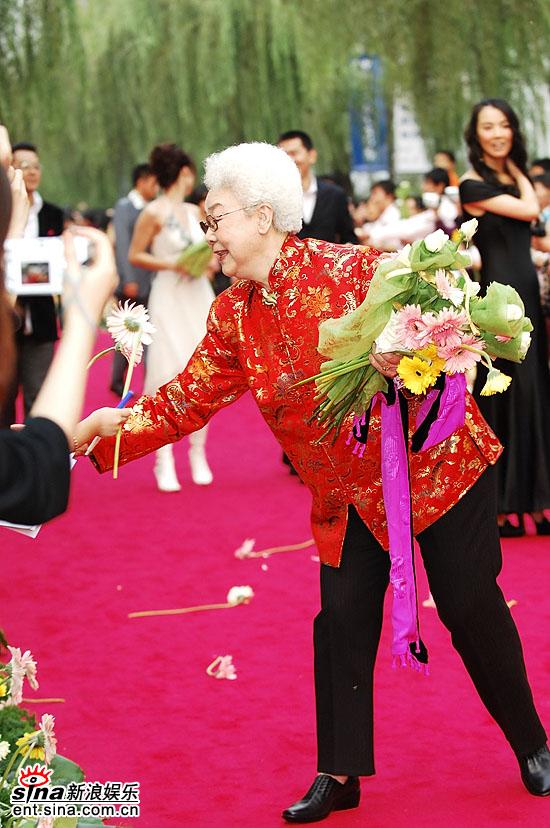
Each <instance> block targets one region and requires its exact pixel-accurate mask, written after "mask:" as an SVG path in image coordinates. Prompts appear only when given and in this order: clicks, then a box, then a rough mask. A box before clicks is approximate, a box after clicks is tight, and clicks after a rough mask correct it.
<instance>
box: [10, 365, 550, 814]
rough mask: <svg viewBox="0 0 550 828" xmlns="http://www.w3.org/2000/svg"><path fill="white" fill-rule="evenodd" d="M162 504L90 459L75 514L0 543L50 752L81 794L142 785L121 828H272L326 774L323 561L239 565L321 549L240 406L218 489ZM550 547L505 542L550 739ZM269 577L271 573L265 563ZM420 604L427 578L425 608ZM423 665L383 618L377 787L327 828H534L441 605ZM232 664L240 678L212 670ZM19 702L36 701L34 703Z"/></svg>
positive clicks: (97, 388) (138, 475) (510, 582)
mask: <svg viewBox="0 0 550 828" xmlns="http://www.w3.org/2000/svg"><path fill="white" fill-rule="evenodd" d="M107 372H108V364H107V362H105V364H103V365H102V364H101V362H100V363H99V364H98V365H97V366H96V367H95V369H94V372H93V374H92V378H91V386H90V391H89V398H88V402H87V406H86V411H87V412H88V411H89V410H91V409H92V408H93V407H96V406H99V405H104V404H108V403H111V401H112V397H111V395H110V393H109V392H108V391H106V390H105V389H106V386H107ZM186 451H187V449H186V446H185V444H184V443H182V444H180V445H179V446H177V462H178V466H179V470H180V478H181V481H182V484H183V489H182V492H181V493H179V494H170V495H167V494H160V493H158V492H157V491H156V488H155V485H154V480H153V476H152V464H153V460H152V458H151V457H148V458H145V459H143V460H141V461H138V462H137V463H135V464H133V465H131V466H128V467H124V468H122V469H121V472H120V476H119V480H118V481H113V480H112V479H111V478H110V476H107V475H104V476H102V477H100V476H98V475H97V474H96V472H95V471H94V470H93V469H92V467H91V465H90V464H89V463H88V461H86V460H79V462H78V464H77V466H76V468H75V470H74V472H73V477H74V483H73V490H72V496H71V504H70V508H69V512H68V513H67V514H66V515H65V516H62V517H61V518H59V519H57V520H56V521H54V522H53V523H51V524H49V525H48V526H46V527H45V528H43V530H42V532H41V533H40V535H39V537H38V539H37V540H35V541H31V540H28V539H26V538H22V537H19V536H16V535H15V534H14V533H11V532H7V531H6V530H0V531H1V535H0V539H1V543H2V549H3V567H2V574H3V589H2V599H3V600H2V612H1V616H0V627H1V628H3V629H4V631H5V632H6V634H7V637H8V640H9V642H10V643H11V644H13V645H15V646H19V647H22V648H30V649H31V650H32V652H33V654H34V656H35V658H36V659H37V661H38V678H39V680H40V690H39V691H38V692H37V694H36V695H40V696H47V697H50V696H61V697H63V698H65V700H66V702H65V704H56V705H33V709H34V710H35V712H36V713H37V714H38V715H41V714H42V712H46V711H48V712H51V713H53V714H54V715H55V717H56V730H57V736H58V739H59V745H58V747H59V750H60V752H61V753H64V754H65V755H67V756H70V757H71V758H73V759H75V760H76V761H78V762H79V763H80V764H81V765H82V766H83V767H84V769H85V771H86V774H87V778H88V779H89V780H99V781H105V780H115V781H118V780H121V781H134V780H138V781H139V782H140V783H141V788H142V816H141V818H140V819H138V820H126V821H125V823H124V825H126V826H134V825H136V826H137V825H139V826H143V828H172V827H173V828H176V826H178V828H179V826H189V827H190V828H207V826H216V828H218V826H235V825H238V826H241V827H242V828H264V826H266V828H267V827H268V826H278V825H281V824H282V823H281V820H280V816H279V814H280V811H281V809H282V808H283V807H286V806H287V805H289V804H290V803H292V802H293V801H294V800H295V799H298V798H299V797H300V796H301V795H302V793H303V792H304V791H305V789H306V788H307V787H308V785H309V783H310V781H311V778H312V776H313V775H314V772H315V740H314V707H313V680H312V645H311V638H312V632H311V627H312V618H313V616H314V615H315V613H316V612H317V607H318V585H317V581H318V564H317V563H315V562H313V561H312V560H311V556H312V554H315V549H307V550H305V551H302V552H293V553H283V554H279V555H274V556H273V557H271V558H269V559H268V560H266V561H262V560H261V559H254V560H245V561H239V560H237V559H235V558H234V556H233V551H234V550H235V549H236V548H237V547H238V546H239V545H240V544H241V542H242V541H243V540H244V539H245V538H247V537H252V538H255V539H256V548H265V547H270V546H274V545H279V544H291V543H297V542H300V541H303V540H306V539H307V538H309V537H310V530H309V525H308V512H309V503H310V497H309V494H308V492H307V490H305V489H304V487H303V486H302V485H301V484H300V483H299V482H298V481H297V479H296V478H292V477H289V475H288V473H287V470H286V467H284V466H283V465H282V464H281V462H280V450H279V448H278V446H277V444H276V443H275V442H274V440H273V439H272V438H271V436H270V434H269V432H268V430H267V427H266V426H265V425H264V423H263V421H262V420H261V418H260V416H259V413H258V412H257V410H256V408H255V406H254V404H253V402H252V400H251V399H250V398H249V397H248V396H247V397H246V398H243V399H242V400H241V401H239V402H238V403H237V404H236V405H234V406H233V407H231V408H229V409H225V410H224V411H222V412H221V413H220V414H219V415H217V417H216V418H215V419H214V421H213V423H212V426H211V430H210V436H209V444H208V454H209V459H210V461H211V465H212V468H213V472H214V477H215V480H214V483H213V485H212V486H210V487H207V488H203V489H201V488H199V487H196V486H193V484H192V483H191V482H190V477H189V471H188V466H187V458H186ZM549 552H550V540H548V539H543V538H533V537H527V538H523V539H519V540H516V541H506V542H505V545H504V558H505V565H504V571H503V574H502V576H501V584H502V586H503V588H504V590H505V593H506V596H507V598H508V599H512V598H513V599H515V600H516V601H517V602H518V603H517V606H515V607H514V609H513V613H514V617H515V619H516V622H517V624H518V626H519V629H520V633H521V634H522V637H523V641H524V647H525V655H526V660H527V666H528V671H529V675H530V678H531V682H532V686H533V690H534V694H535V698H536V699H537V703H538V707H539V711H540V713H541V716H542V718H543V720H544V721H545V722H546V724H547V725H550V709H549V708H550V703H549V693H548V688H549V679H550V675H549V674H550V656H549V651H548V629H549V628H550V608H549V601H548V586H549V581H550V579H549V572H550V566H549ZM262 564H264V565H266V566H267V569H262ZM239 584H250V585H251V586H252V587H253V589H254V591H255V597H254V600H253V601H252V603H251V604H249V605H248V606H239V607H236V608H235V609H225V610H216V611H210V612H201V613H195V614H190V615H183V616H173V617H157V618H144V619H135V620H130V619H128V617H127V614H128V612H132V611H134V610H141V609H160V608H170V607H183V606H191V605H198V604H206V603H215V602H223V601H225V596H226V594H227V591H228V589H229V588H230V587H231V586H233V585H239ZM426 594H427V587H426V585H425V578H424V576H423V574H421V575H420V595H421V597H423V596H424V595H426ZM421 621H422V624H423V635H424V638H425V639H426V641H427V642H428V643H429V646H430V651H431V664H432V676H431V677H430V678H429V679H425V678H423V677H420V676H418V675H415V674H411V673H409V672H408V671H403V672H394V671H392V670H391V668H390V666H389V662H390V659H389V655H388V653H389V637H388V632H389V630H388V627H389V624H388V623H386V624H385V629H384V638H383V641H382V644H381V650H380V658H379V663H378V670H377V685H376V696H377V768H378V774H377V776H376V777H374V778H372V779H369V780H365V781H364V783H363V802H362V804H361V806H360V808H359V809H357V810H354V811H348V812H342V813H336V814H333V815H331V817H330V818H329V821H328V823H326V824H327V825H330V826H333V828H352V826H353V827H354V826H365V825H368V826H371V828H390V826H391V828H394V827H395V826H404V825H407V826H423V827H425V828H439V827H440V826H442V825H445V828H467V827H468V826H482V827H483V828H490V827H492V826H495V828H496V826H502V825H514V826H515V825H522V826H532V828H535V827H536V828H540V826H541V825H542V824H544V822H545V817H546V819H548V818H549V815H550V799H549V800H546V801H544V800H540V799H536V798H534V797H531V796H529V794H527V792H526V791H525V790H524V788H523V786H522V784H521V782H520V779H519V773H518V768H517V764H516V761H515V759H514V756H513V755H512V753H511V751H510V750H509V748H508V747H507V744H506V743H505V741H504V738H503V736H502V735H501V733H500V731H499V730H498V729H497V727H496V725H494V724H493V723H492V721H491V720H490V718H489V716H488V714H487V713H486V712H485V710H484V708H482V706H481V703H480V702H479V700H478V698H477V696H476V694H475V692H474V690H473V688H472V687H471V685H470V682H469V679H468V677H467V675H466V674H465V671H464V670H463V668H462V665H461V663H460V662H459V659H458V657H457V656H456V654H455V653H454V651H453V650H452V648H451V645H450V642H449V636H448V634H447V632H446V631H445V630H444V629H443V627H442V626H441V624H440V623H439V621H438V620H437V616H436V613H435V611H434V610H428V609H424V610H422V619H421ZM227 653H230V654H232V655H233V659H234V663H235V666H236V669H237V673H238V679H237V680H236V681H226V680H216V679H214V678H211V677H209V676H207V675H206V673H205V669H206V667H207V666H208V664H209V663H210V662H211V661H212V659H213V658H214V657H215V656H216V655H225V654H227ZM25 695H27V696H29V695H32V691H28V690H26V692H25Z"/></svg>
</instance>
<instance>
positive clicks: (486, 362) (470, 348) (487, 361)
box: [460, 345, 493, 371]
mask: <svg viewBox="0 0 550 828" xmlns="http://www.w3.org/2000/svg"><path fill="white" fill-rule="evenodd" d="M460 347H461V349H462V350H464V351H471V352H472V353H473V354H479V355H480V357H481V361H482V362H483V364H484V365H485V367H486V368H487V370H488V371H490V370H491V368H492V367H493V363H492V360H491V357H490V356H489V354H487V353H485V351H482V350H480V349H479V348H474V347H473V345H461V346H460Z"/></svg>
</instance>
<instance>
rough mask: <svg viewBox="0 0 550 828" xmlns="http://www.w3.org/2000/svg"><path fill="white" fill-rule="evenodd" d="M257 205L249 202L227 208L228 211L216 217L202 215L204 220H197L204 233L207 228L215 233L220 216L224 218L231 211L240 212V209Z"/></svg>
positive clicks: (247, 208) (206, 231)
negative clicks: (241, 205)
mask: <svg viewBox="0 0 550 828" xmlns="http://www.w3.org/2000/svg"><path fill="white" fill-rule="evenodd" d="M257 206H258V205H257V204H249V205H248V207H237V209H236V210H229V212H227V213H222V214H221V216H216V218H214V216H210V215H207V216H205V217H204V221H199V224H200V226H201V230H202V232H203V233H204V235H206V234H207V233H208V231H209V230H212V232H213V233H215V232H216V230H217V229H218V224H219V223H220V220H221V219H222V218H225V216H230V215H231V214H232V213H240V212H241V210H250V209H251V208H252V207H257Z"/></svg>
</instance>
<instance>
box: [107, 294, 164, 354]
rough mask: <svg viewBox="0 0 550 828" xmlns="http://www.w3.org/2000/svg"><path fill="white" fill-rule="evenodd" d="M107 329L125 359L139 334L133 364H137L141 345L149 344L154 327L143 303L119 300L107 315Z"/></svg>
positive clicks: (141, 350)
mask: <svg viewBox="0 0 550 828" xmlns="http://www.w3.org/2000/svg"><path fill="white" fill-rule="evenodd" d="M106 322H107V330H108V331H109V333H110V334H111V336H112V337H113V339H114V341H115V344H116V348H117V350H119V351H121V352H122V353H123V354H124V356H125V357H126V359H128V360H129V359H130V354H131V353H132V347H133V345H134V340H135V337H136V334H139V345H138V347H137V348H136V353H135V364H136V365H139V363H140V362H141V357H142V356H143V345H150V344H151V342H152V341H153V339H152V337H151V334H153V333H155V328H154V326H153V325H152V324H151V322H150V321H149V313H148V312H147V309H146V308H145V307H144V306H143V305H136V304H135V302H130V300H129V299H127V300H126V302H125V303H124V305H122V303H121V302H119V303H118V306H117V307H116V308H115V309H114V310H112V311H111V313H110V314H109V316H108V317H107V320H106Z"/></svg>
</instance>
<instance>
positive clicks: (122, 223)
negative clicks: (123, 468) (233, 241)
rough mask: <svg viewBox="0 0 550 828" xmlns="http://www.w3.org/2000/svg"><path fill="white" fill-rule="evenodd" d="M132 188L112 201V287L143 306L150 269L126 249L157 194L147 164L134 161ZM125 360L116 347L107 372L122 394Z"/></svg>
mask: <svg viewBox="0 0 550 828" xmlns="http://www.w3.org/2000/svg"><path fill="white" fill-rule="evenodd" d="M132 185H133V186H132V189H131V190H130V192H129V193H128V195H126V196H124V198H121V199H119V200H118V201H117V203H116V204H115V212H114V219H113V224H114V229H115V258H116V267H117V272H118V279H119V284H118V288H117V291H116V294H115V295H116V297H117V299H120V300H122V301H124V300H126V299H131V301H132V302H136V303H137V304H138V305H145V306H147V300H148V299H149V291H150V290H151V279H152V277H153V276H154V273H152V272H151V271H150V270H144V269H143V268H141V267H134V266H133V265H131V264H130V262H129V261H128V251H129V249H130V243H131V241H132V236H133V234H134V226H135V223H136V221H137V218H138V216H139V214H140V213H141V211H142V210H143V208H144V207H145V205H146V204H147V203H148V202H149V201H152V200H153V199H154V198H156V196H157V192H158V183H157V179H156V176H155V175H153V173H152V172H151V167H150V166H149V164H138V165H137V166H136V167H134V169H133V171H132ZM127 365H128V362H127V360H126V358H125V357H124V356H123V354H121V353H120V351H115V353H114V354H113V370H112V374H111V391H113V392H114V393H115V394H117V395H118V396H122V391H123V385H124V375H125V372H126V367H127Z"/></svg>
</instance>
